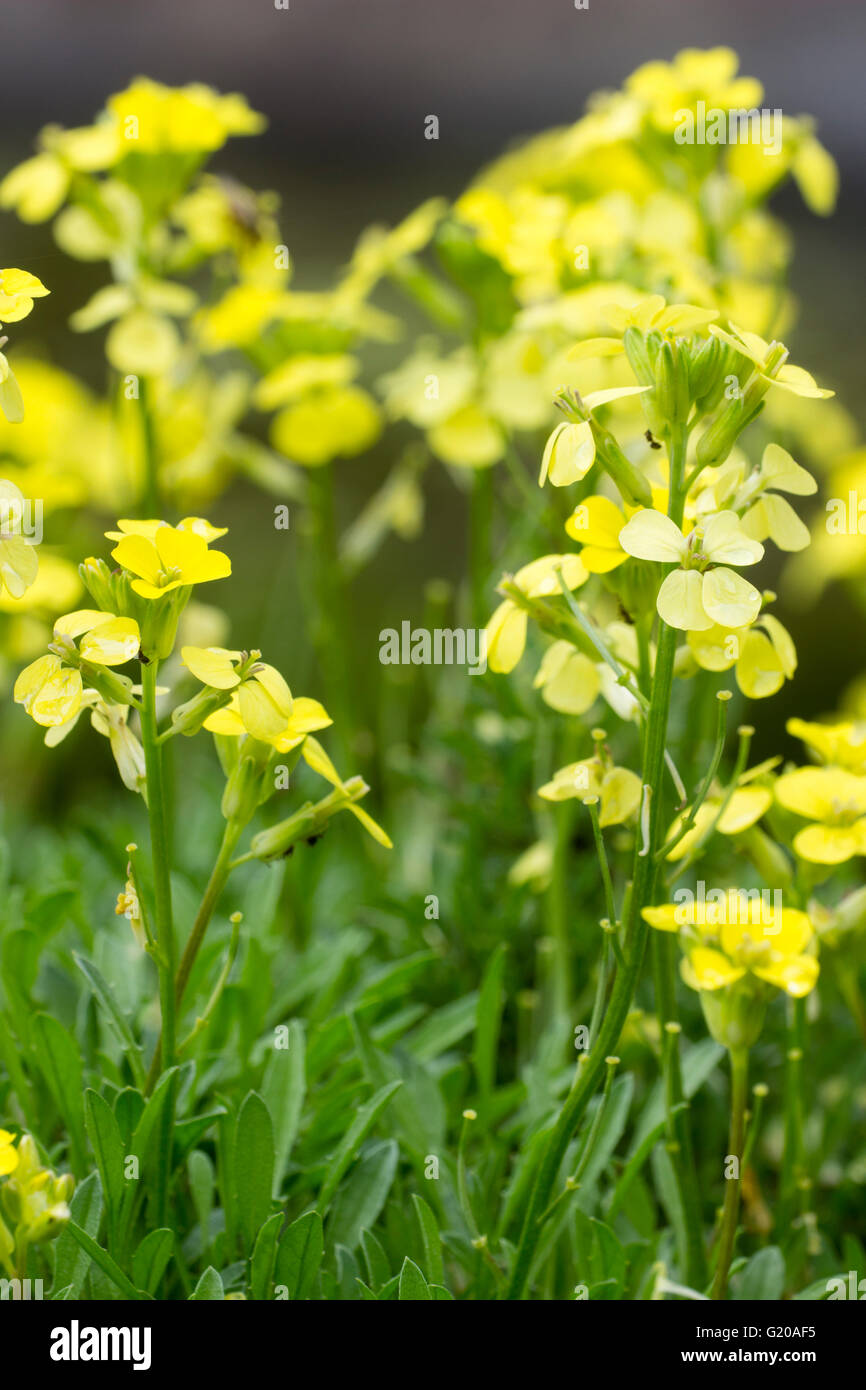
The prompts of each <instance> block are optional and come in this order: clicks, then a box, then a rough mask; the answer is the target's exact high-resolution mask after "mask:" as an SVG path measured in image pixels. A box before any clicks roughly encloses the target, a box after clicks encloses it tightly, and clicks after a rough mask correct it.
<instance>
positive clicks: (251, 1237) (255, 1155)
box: [234, 1091, 274, 1250]
mask: <svg viewBox="0 0 866 1390" xmlns="http://www.w3.org/2000/svg"><path fill="white" fill-rule="evenodd" d="M273 1172H274V1128H273V1125H272V1124H271V1117H270V1115H269V1113H268V1107H267V1106H266V1105H265V1103H264V1101H263V1100H262V1098H261V1096H260V1095H257V1094H256V1092H255V1091H250V1093H249V1095H248V1096H247V1098H246V1100H245V1101H244V1103H243V1105H242V1106H241V1108H240V1112H239V1114H238V1119H237V1125H236V1126H235V1143H234V1174H235V1191H236V1193H237V1200H238V1219H239V1221H240V1227H241V1234H242V1236H243V1239H244V1244H245V1246H246V1249H247V1250H252V1246H253V1242H254V1241H255V1238H256V1235H257V1234H258V1231H259V1229H260V1227H261V1226H262V1225H263V1224H264V1222H265V1221H266V1219H267V1217H268V1215H269V1214H270V1210H271V1189H272V1187H273Z"/></svg>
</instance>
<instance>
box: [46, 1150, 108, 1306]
mask: <svg viewBox="0 0 866 1390" xmlns="http://www.w3.org/2000/svg"><path fill="white" fill-rule="evenodd" d="M69 1211H70V1214H71V1216H72V1220H73V1221H74V1222H75V1223H76V1225H78V1226H80V1227H81V1229H82V1230H83V1231H86V1233H87V1235H89V1236H92V1237H93V1239H94V1240H95V1239H96V1237H97V1236H98V1234H99V1223H100V1221H101V1219H102V1186H101V1184H100V1181H99V1174H98V1173H90V1174H89V1175H88V1177H86V1178H85V1179H84V1182H80V1183H79V1184H78V1186H77V1187H76V1189H75V1192H74V1193H73V1195H72V1201H71V1202H70V1203H69ZM54 1252H55V1253H54V1285H53V1287H54V1288H55V1289H60V1290H62V1289H64V1288H65V1287H67V1286H68V1287H69V1288H71V1289H72V1293H71V1294H70V1295H69V1296H70V1297H71V1298H80V1297H81V1290H82V1288H83V1286H84V1280H85V1278H86V1277H87V1268H88V1265H89V1264H90V1260H89V1259H88V1257H87V1253H86V1251H84V1250H83V1249H82V1248H81V1244H80V1243H79V1241H77V1240H76V1239H75V1237H74V1236H73V1235H72V1233H71V1232H70V1231H68V1230H67V1228H66V1227H65V1226H64V1228H63V1230H62V1231H61V1232H60V1235H59V1236H58V1237H57V1243H56V1245H55V1247H54ZM59 1296H60V1295H59V1294H54V1293H52V1298H57V1297H59Z"/></svg>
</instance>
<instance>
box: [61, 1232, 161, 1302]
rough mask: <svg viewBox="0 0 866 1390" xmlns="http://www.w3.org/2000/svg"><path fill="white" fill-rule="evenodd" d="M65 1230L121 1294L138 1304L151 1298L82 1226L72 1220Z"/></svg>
mask: <svg viewBox="0 0 866 1390" xmlns="http://www.w3.org/2000/svg"><path fill="white" fill-rule="evenodd" d="M64 1230H66V1231H69V1233H70V1235H72V1236H73V1237H74V1238H75V1240H77V1241H78V1244H79V1245H80V1246H81V1248H82V1250H84V1251H85V1252H86V1254H88V1255H89V1256H90V1258H91V1260H92V1261H93V1263H94V1264H95V1265H98V1266H99V1268H100V1269H101V1270H102V1272H103V1274H104V1275H106V1277H107V1278H109V1279H110V1280H111V1282H112V1284H114V1285H115V1287H116V1288H118V1289H120V1292H121V1293H122V1294H123V1295H124V1296H125V1297H126V1298H129V1299H132V1300H134V1301H135V1302H136V1303H138V1302H141V1301H142V1300H143V1299H148V1298H149V1297H150V1295H149V1294H146V1293H144V1292H143V1291H142V1290H141V1289H137V1288H136V1287H135V1285H134V1284H133V1282H132V1280H131V1279H128V1278H127V1277H126V1275H125V1274H124V1272H123V1270H122V1269H121V1268H120V1265H119V1264H118V1263H117V1262H116V1260H113V1259H112V1258H111V1256H110V1255H109V1253H108V1251H107V1250H103V1248H102V1246H101V1245H97V1243H96V1241H95V1240H94V1239H93V1237H92V1236H90V1235H88V1234H87V1232H86V1231H85V1230H84V1229H83V1228H82V1227H81V1226H79V1225H78V1223H77V1222H76V1221H73V1220H72V1219H71V1218H70V1220H69V1221H67V1223H66V1225H65V1227H64Z"/></svg>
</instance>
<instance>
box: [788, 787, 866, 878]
mask: <svg viewBox="0 0 866 1390" xmlns="http://www.w3.org/2000/svg"><path fill="white" fill-rule="evenodd" d="M776 800H777V801H778V802H779V804H780V805H781V806H784V807H785V809H786V810H788V811H794V812H795V813H796V814H797V815H798V816H804V817H805V818H806V819H808V820H809V821H811V822H812V824H810V825H807V826H805V827H804V828H803V829H802V830H799V831H798V832H797V834H796V835H795V836H794V849H795V851H796V853H797V854H799V856H800V858H801V859H807V860H809V861H810V862H811V863H813V864H842V863H844V862H845V860H847V859H851V858H852V857H853V856H854V855H855V854H866V777H858V776H857V775H856V774H855V773H853V772H848V771H846V770H845V769H844V768H838V767H800V768H796V769H795V771H793V772H786V773H784V774H783V775H782V776H781V777H780V778H779V779H778V781H777V782H776Z"/></svg>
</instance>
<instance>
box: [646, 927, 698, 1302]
mask: <svg viewBox="0 0 866 1390" xmlns="http://www.w3.org/2000/svg"><path fill="white" fill-rule="evenodd" d="M653 974H654V978H655V990H656V1012H657V1015H658V1021H659V1027H660V1030H661V1038H662V1066H663V1072H664V1082H665V1109H666V1114H667V1139H668V1153H669V1155H670V1159H671V1165H672V1167H673V1170H674V1176H675V1178H676V1183H677V1187H678V1188H679V1193H680V1201H681V1203H682V1209H683V1218H684V1224H685V1237H686V1249H685V1268H686V1283H687V1284H688V1285H689V1286H690V1287H691V1288H693V1289H701V1288H703V1286H704V1284H705V1283H706V1282H707V1262H706V1254H705V1251H704V1241H703V1229H702V1221H701V1199H700V1192H699V1190H698V1178H697V1170H696V1167H695V1158H694V1151H693V1147H692V1135H691V1127H690V1125H689V1115H688V1102H687V1100H686V1093H685V1088H684V1086H683V1075H682V1068H681V1065H680V1032H681V1028H680V1022H679V1013H678V1009H677V991H676V979H677V975H676V944H675V941H674V939H673V937H671V936H669V935H668V934H667V933H663V932H656V933H655V934H654V936H653Z"/></svg>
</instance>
